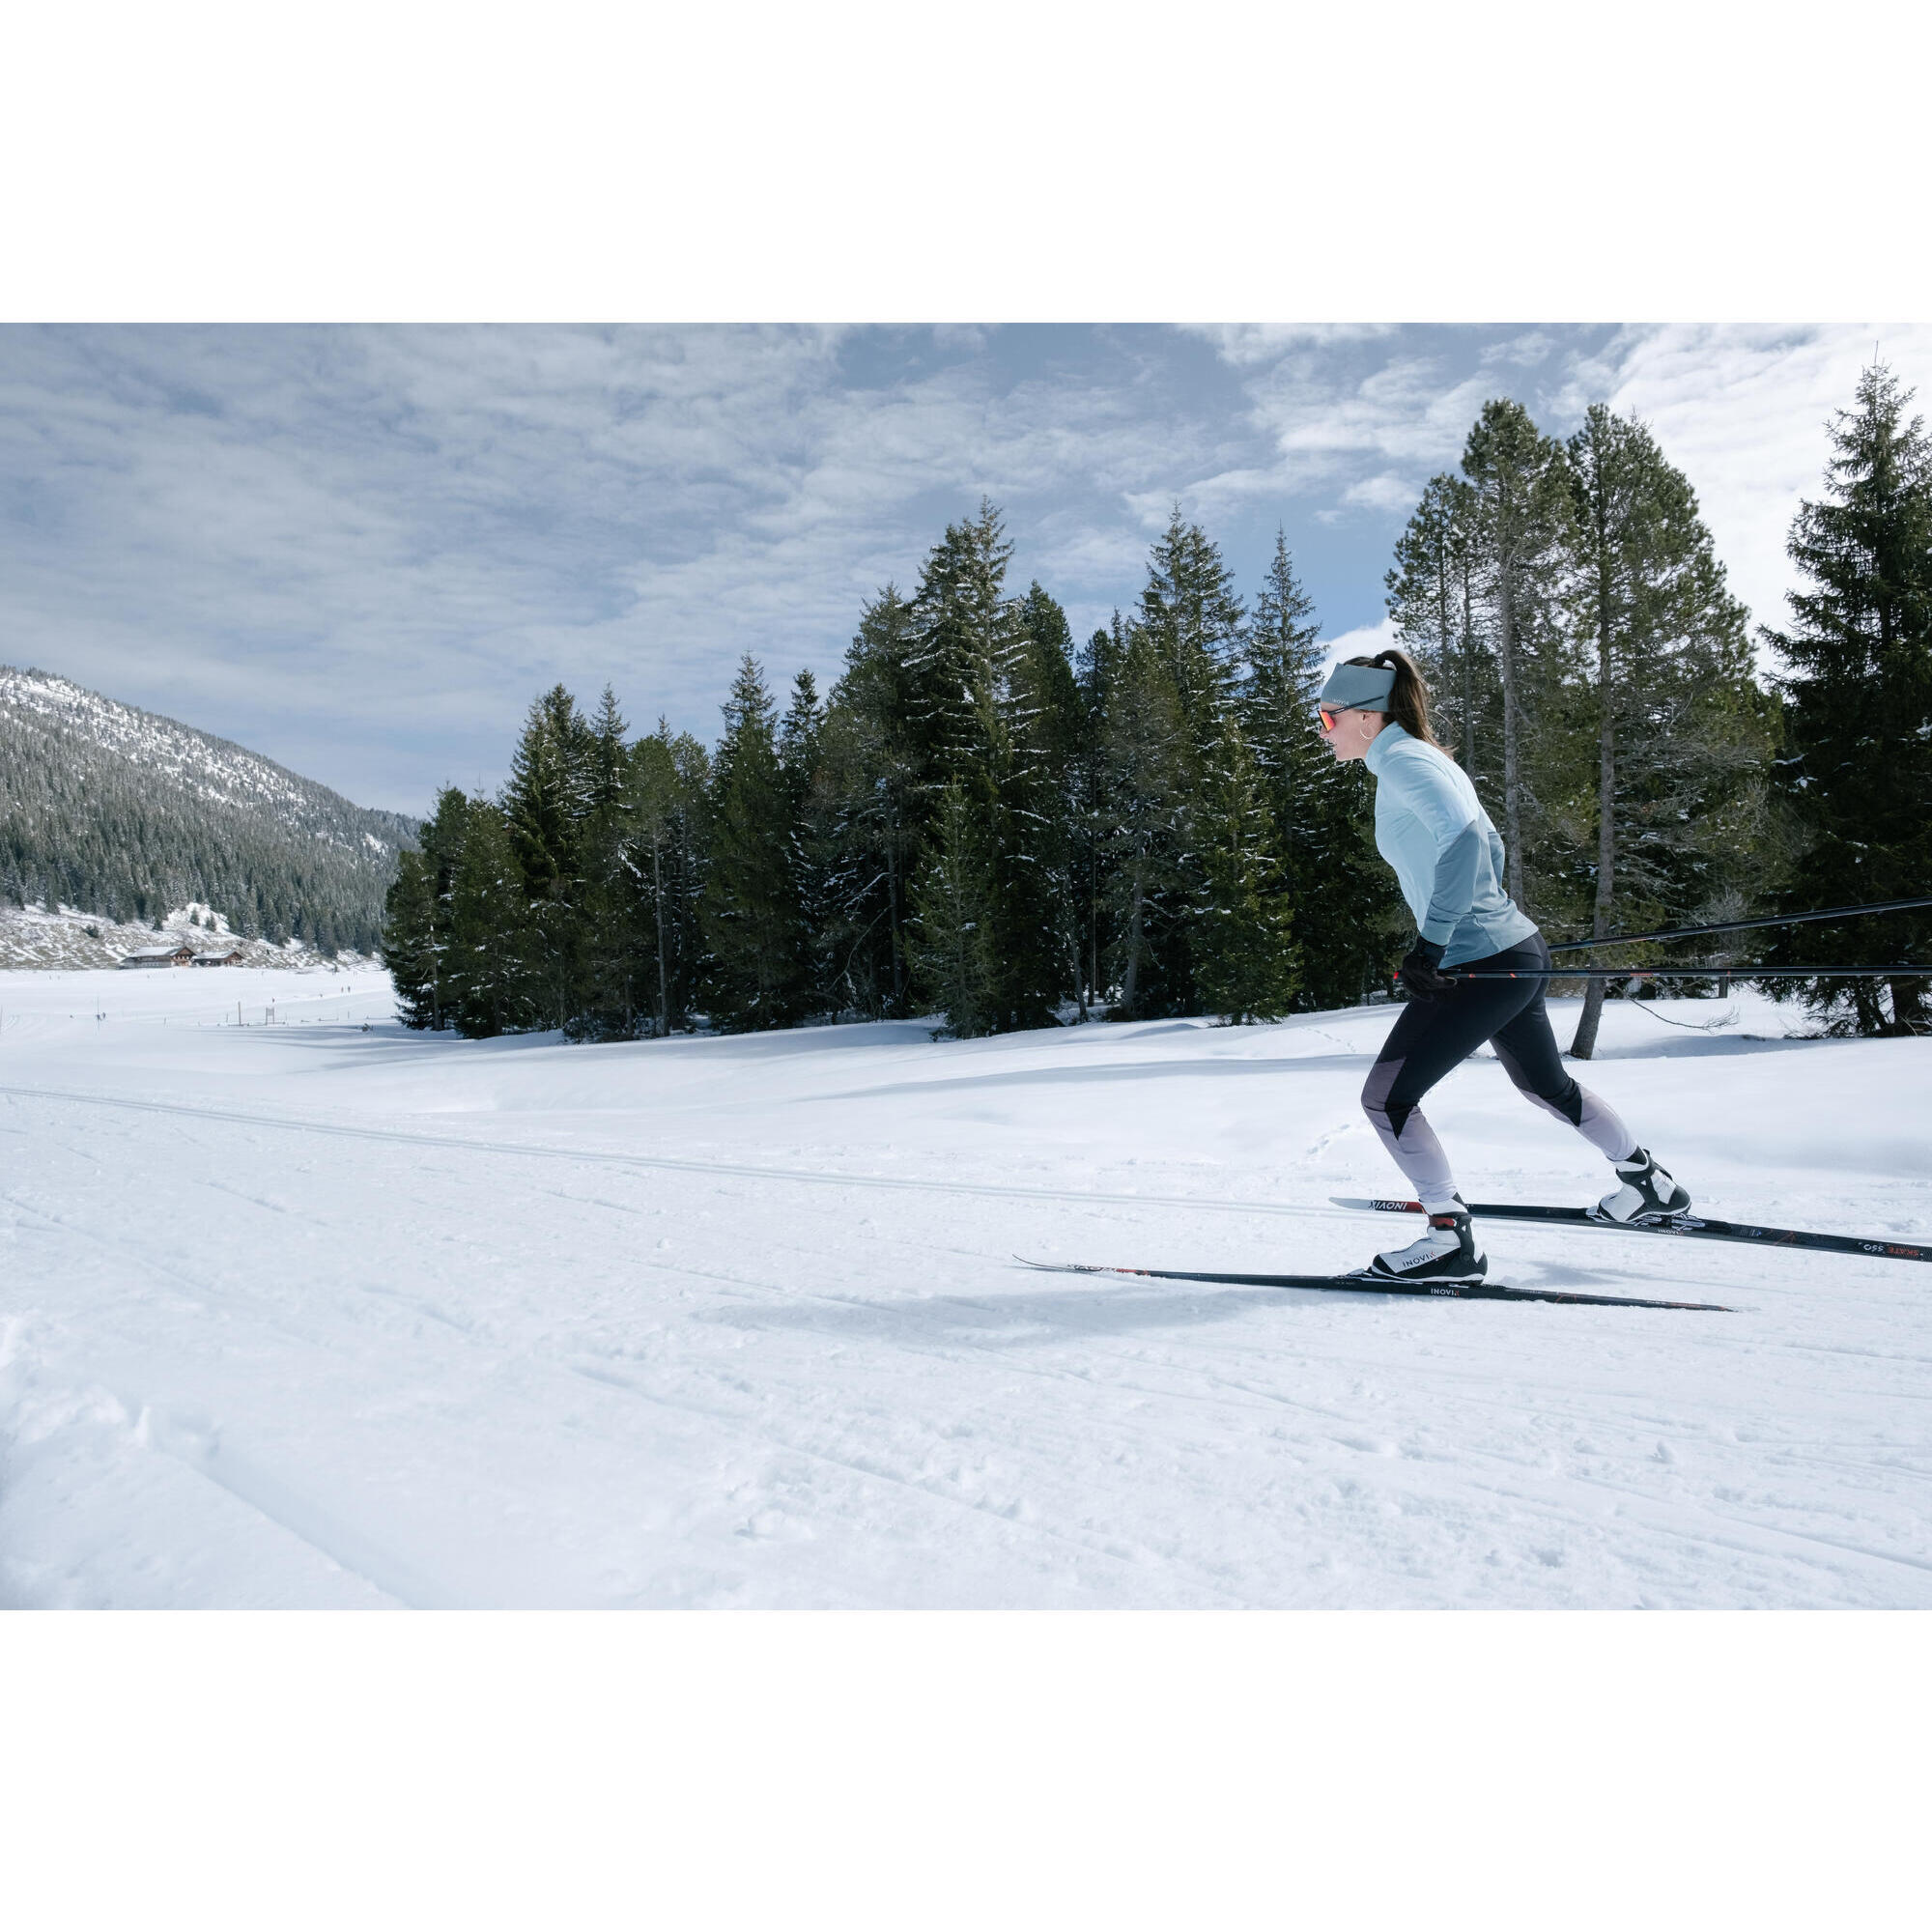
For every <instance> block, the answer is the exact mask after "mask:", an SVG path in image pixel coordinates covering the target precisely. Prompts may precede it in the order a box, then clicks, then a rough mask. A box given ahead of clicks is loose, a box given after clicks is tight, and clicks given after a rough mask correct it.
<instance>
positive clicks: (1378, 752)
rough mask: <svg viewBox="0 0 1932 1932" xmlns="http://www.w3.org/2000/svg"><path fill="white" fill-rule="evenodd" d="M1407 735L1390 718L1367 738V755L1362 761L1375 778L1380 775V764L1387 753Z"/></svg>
mask: <svg viewBox="0 0 1932 1932" xmlns="http://www.w3.org/2000/svg"><path fill="white" fill-rule="evenodd" d="M1407 736H1408V733H1407V732H1406V731H1405V730H1404V729H1403V728H1402V726H1401V725H1398V724H1397V723H1396V721H1395V720H1394V719H1393V718H1391V719H1390V720H1389V721H1388V723H1387V724H1386V725H1383V726H1382V728H1381V729H1380V730H1379V731H1378V732H1377V733H1376V735H1375V736H1374V737H1373V738H1371V739H1370V740H1369V751H1368V755H1367V756H1366V757H1365V758H1364V759H1363V760H1362V762H1363V763H1364V764H1365V765H1367V766H1368V768H1369V770H1370V771H1372V772H1373V773H1374V774H1375V775H1376V777H1377V778H1380V777H1381V775H1382V766H1383V765H1385V764H1386V763H1387V762H1388V754H1389V753H1391V752H1392V751H1394V750H1395V748H1396V747H1397V746H1398V745H1399V744H1401V743H1402V741H1403V740H1404V739H1405V738H1406V737H1407Z"/></svg>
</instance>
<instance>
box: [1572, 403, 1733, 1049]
mask: <svg viewBox="0 0 1932 1932" xmlns="http://www.w3.org/2000/svg"><path fill="white" fill-rule="evenodd" d="M1569 458H1570V469H1571V475H1572V487H1573V490H1574V493H1575V501H1576V510H1577V518H1576V531H1577V570H1576V574H1575V590H1574V600H1573V610H1574V613H1575V618H1576V622H1577V630H1578V633H1579V637H1580V639H1582V640H1583V641H1584V642H1585V644H1586V646H1587V647H1588V649H1589V650H1590V653H1591V655H1592V656H1593V657H1594V660H1595V673H1596V675H1595V679H1594V689H1593V691H1592V693H1591V697H1592V701H1593V708H1594V711H1595V720H1594V723H1595V726H1596V729H1595V734H1594V735H1595V738H1596V748H1597V770H1596V786H1595V794H1596V796H1595V808H1596V827H1595V829H1596V869H1595V892H1594V895H1593V897H1594V903H1593V905H1592V909H1591V911H1592V921H1593V930H1594V933H1595V935H1596V937H1598V938H1600V939H1601V938H1604V937H1605V936H1606V935H1607V934H1608V932H1609V931H1610V928H1611V925H1612V923H1614V922H1613V920H1612V908H1613V907H1620V908H1621V911H1622V916H1623V917H1622V923H1625V924H1627V925H1629V926H1631V927H1633V928H1637V927H1644V926H1651V925H1660V924H1669V923H1674V922H1677V921H1680V920H1683V921H1690V920H1692V919H1694V918H1696V917H1697V916H1698V915H1699V914H1703V915H1706V916H1708V917H1713V918H1716V917H1720V916H1722V915H1723V913H1724V912H1726V911H1727V910H1731V909H1732V903H1733V902H1737V903H1741V901H1742V897H1743V894H1744V891H1745V888H1746V885H1747V868H1748V867H1749V866H1750V862H1751V856H1752V855H1751V851H1750V846H1751V844H1752V842H1753V841H1752V840H1751V838H1749V836H1748V835H1749V828H1750V824H1751V821H1752V820H1753V818H1754V817H1755V816H1756V815H1757V810H1756V808H1757V804H1758V793H1759V792H1760V790H1761V786H1760V785H1759V784H1757V783H1756V782H1755V781H1756V779H1757V777H1758V775H1759V774H1761V772H1762V770H1763V768H1764V765H1765V763H1766V762H1767V760H1768V758H1769V754H1770V749H1771V748H1770V739H1769V734H1768V728H1767V718H1766V710H1765V706H1764V704H1763V701H1762V698H1761V695H1760V694H1759V693H1758V691H1757V687H1756V685H1755V683H1754V682H1753V680H1752V677H1751V671H1750V647H1749V641H1748V639H1747V634H1746V621H1747V620H1746V612H1745V610H1744V607H1743V606H1742V605H1741V604H1740V603H1738V601H1737V600H1736V599H1735V598H1734V597H1732V596H1731V595H1730V593H1729V591H1728V590H1727V589H1726V587H1725V583H1724V570H1723V566H1722V565H1721V564H1720V563H1719V562H1718V560H1717V554H1716V550H1715V548H1714V546H1713V544H1712V541H1711V536H1710V532H1709V531H1708V530H1707V529H1706V528H1705V527H1704V524H1703V521H1702V519H1701V517H1700V516H1699V515H1698V511H1697V499H1696V497H1695V494H1694V493H1693V492H1692V490H1691V488H1690V484H1689V482H1688V481H1687V480H1686V479H1685V477H1684V475H1683V473H1682V472H1681V471H1680V470H1678V469H1674V468H1673V467H1672V466H1671V465H1670V464H1669V463H1668V462H1666V461H1665V459H1664V457H1663V454H1662V451H1661V450H1660V449H1659V448H1658V446H1657V443H1656V441H1655V440H1654V439H1653V438H1652V436H1651V434H1650V432H1649V431H1648V430H1647V429H1645V428H1644V426H1643V425H1642V424H1641V423H1638V422H1634V421H1631V420H1628V419H1626V418H1624V417H1621V416H1617V415H1615V414H1613V413H1612V412H1610V411H1609V410H1608V409H1606V408H1605V406H1604V405H1603V404H1601V403H1599V404H1594V405H1592V407H1591V408H1590V410H1589V412H1588V414H1587V416H1586V418H1585V420H1584V424H1583V427H1582V428H1581V429H1580V430H1578V431H1577V434H1576V435H1575V436H1574V437H1573V438H1571V440H1570V443H1569ZM1600 963H1608V961H1607V959H1606V958H1605V959H1604V960H1603V961H1601V962H1600ZM1603 1002H1604V982H1603V981H1602V980H1591V981H1589V982H1588V985H1587V987H1586V989H1585V992H1584V999H1583V1011H1582V1015H1581V1017H1580V1018H1579V1020H1578V1022H1577V1036H1576V1039H1575V1041H1574V1042H1573V1044H1572V1046H1571V1052H1572V1053H1573V1054H1575V1055H1576V1056H1577V1058H1578V1059H1580V1060H1587V1059H1588V1058H1589V1057H1590V1055H1591V1053H1592V1052H1593V1051H1594V1050H1595V1045H1596V1037H1597V1028H1598V1022H1599V1018H1600V1016H1601V1014H1602V1011H1603Z"/></svg>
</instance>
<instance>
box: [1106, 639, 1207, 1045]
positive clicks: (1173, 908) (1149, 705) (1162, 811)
mask: <svg viewBox="0 0 1932 1932" xmlns="http://www.w3.org/2000/svg"><path fill="white" fill-rule="evenodd" d="M1103 732H1104V748H1105V758H1106V797H1105V804H1104V810H1103V826H1104V834H1105V839H1106V855H1107V871H1106V879H1105V885H1106V892H1107V897H1108V901H1109V904H1108V914H1109V920H1108V923H1109V924H1110V925H1111V926H1112V928H1113V931H1114V935H1115V942H1114V943H1115V952H1114V959H1113V962H1112V964H1113V968H1114V974H1115V977H1116V981H1117V983H1118V986H1119V989H1120V991H1119V998H1118V1001H1117V1003H1116V1006H1115V1012H1116V1014H1117V1015H1118V1016H1119V1017H1120V1018H1122V1019H1140V1018H1144V1017H1147V1016H1149V1015H1151V1014H1159V1013H1167V1012H1181V1011H1185V1010H1187V1009H1188V1008H1187V1002H1188V996H1189V994H1190V993H1191V991H1192V981H1191V979H1190V980H1188V981H1187V982H1185V983H1184V984H1179V983H1176V976H1175V973H1174V958H1175V952H1176V948H1175V946H1174V945H1173V944H1171V943H1169V935H1168V932H1167V927H1168V925H1169V924H1170V923H1174V922H1176V921H1177V920H1178V919H1179V915H1180V913H1181V912H1182V910H1183V909H1184V907H1185V900H1186V890H1187V884H1186V880H1185V877H1184V874H1183V870H1182V865H1181V853H1180V849H1179V847H1180V838H1179V828H1180V826H1181V825H1182V823H1183V821H1184V818H1185V814H1186V810H1187V805H1188V801H1189V799H1190V798H1191V796H1192V794H1193V791H1194V788H1195V782H1194V781H1195V774H1194V770H1193V765H1192V760H1191V759H1190V758H1189V756H1188V755H1187V743H1186V730H1185V725H1184V721H1183V719H1182V715H1181V707H1180V699H1179V695H1178V694H1177V693H1176V691H1175V688H1174V680H1173V679H1172V678H1171V677H1170V676H1169V675H1168V670H1167V667H1166V665H1165V664H1164V663H1163V662H1162V660H1161V656H1160V653H1159V650H1158V649H1157V647H1156V646H1155V644H1154V641H1153V639H1152V637H1151V635H1150V633H1149V632H1147V631H1146V630H1145V629H1143V628H1142V627H1141V626H1139V625H1128V626H1126V627H1125V628H1124V636H1123V639H1122V649H1121V652H1120V657H1119V661H1118V664H1117V666H1116V668H1115V672H1114V676H1113V679H1112V684H1111V691H1110V702H1109V705H1108V710H1107V716H1106V721H1105V725H1104V727H1103Z"/></svg>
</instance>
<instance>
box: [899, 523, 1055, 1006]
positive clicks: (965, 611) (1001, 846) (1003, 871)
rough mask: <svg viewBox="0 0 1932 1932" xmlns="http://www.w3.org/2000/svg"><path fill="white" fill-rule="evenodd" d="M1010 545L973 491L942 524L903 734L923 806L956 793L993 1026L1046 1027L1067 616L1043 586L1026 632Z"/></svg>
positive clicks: (922, 608)
mask: <svg viewBox="0 0 1932 1932" xmlns="http://www.w3.org/2000/svg"><path fill="white" fill-rule="evenodd" d="M1011 550H1012V547H1011V545H1010V544H1009V542H1008V541H1007V539H1006V535H1005V531H1004V527H1003V526H1002V524H1001V520H1000V513H999V511H998V510H997V509H995V508H994V506H993V505H992V504H991V503H990V502H987V501H985V500H983V499H982V500H981V502H980V512H979V515H978V516H977V517H976V518H974V519H972V520H971V521H970V522H968V523H965V524H955V525H952V526H949V527H948V529H947V531H946V534H945V537H944V538H943V539H942V541H941V542H940V543H939V544H938V545H937V546H936V547H935V548H934V550H933V551H932V553H931V554H930V555H929V556H928V558H927V560H926V566H925V569H924V572H923V575H922V578H921V582H920V589H919V594H918V597H917V598H916V599H915V623H916V627H917V644H916V648H915V650H914V652H913V653H912V654H911V655H910V656H909V658H908V661H907V667H906V668H907V674H908V676H907V682H908V686H909V693H908V696H909V700H910V701H909V704H908V712H909V719H908V724H909V727H910V728H909V731H908V734H907V735H908V737H909V738H910V740H911V744H912V752H913V759H914V763H915V769H916V771H917V773H918V780H917V782H918V787H919V790H920V792H922V793H923V799H924V801H925V804H926V810H927V811H928V812H930V811H931V810H933V804H934V801H936V800H937V799H938V798H940V797H942V796H944V795H945V794H946V793H947V792H949V791H950V790H951V789H952V788H953V787H956V788H957V789H958V791H959V793H960V797H961V799H962V800H963V802H964V810H965V812H966V814H967V820H968V824H969V829H970V835H971V838H972V841H973V846H974V852H973V857H972V865H973V867H974V868H975V869H976V871H977V875H978V877H979V878H980V884H981V887H982V889H983V891H984V892H985V893H986V895H988V896H987V899H986V903H985V905H984V908H983V918H982V921H981V923H982V924H984V925H985V926H986V927H987V928H989V929H988V930H987V932H986V934H985V944H986V949H987V956H988V958H989V960H990V962H991V965H990V971H991V973H992V980H991V982H990V985H989V987H988V990H987V993H986V996H985V997H986V1000H987V1003H988V1009H989V1011H990V1013H991V1014H992V1019H991V1024H992V1025H993V1026H994V1027H996V1028H998V1029H1001V1030H1005V1029H1010V1028H1018V1027H1031V1026H1041V1025H1045V1024H1047V1023H1048V1022H1049V1021H1050V1020H1051V1018H1052V1016H1053V1009H1054V1006H1055V1004H1056V1002H1057V1000H1058V997H1059V994H1060V991H1061V988H1062V987H1063V986H1064V985H1065V983H1066V981H1067V979H1068V967H1069V963H1070V961H1069V956H1068V955H1069V950H1070V949H1069V948H1068V946H1067V944H1066V941H1065V932H1064V929H1063V920H1062V916H1061V906H1060V903H1059V895H1058V894H1057V892H1056V883H1057V880H1056V870H1057V867H1056V861H1057V859H1058V857H1059V847H1060V845H1061V844H1062V843H1063V842H1064V841H1063V838H1062V818H1063V813H1062V810H1061V807H1060V804H1059V802H1058V801H1057V799H1056V798H1055V796H1054V793H1055V789H1056V783H1057V780H1056V773H1055V740H1056V736H1057V725H1056V722H1055V721H1056V716H1057V711H1058V707H1059V704H1060V701H1061V699H1062V698H1063V697H1064V696H1065V694H1064V692H1062V691H1061V690H1060V688H1059V680H1058V677H1057V675H1056V674H1055V673H1054V671H1053V669H1052V668H1051V663H1050V660H1051V658H1052V657H1053V656H1060V657H1061V662H1062V663H1063V665H1064V653H1063V634H1064V632H1065V618H1064V616H1060V615H1059V613H1058V607H1057V606H1052V600H1051V599H1048V598H1045V596H1044V593H1043V592H1042V593H1041V601H1040V602H1038V603H1037V604H1034V605H1032V606H1031V609H1032V610H1033V612H1034V616H1035V618H1036V620H1037V622H1038V624H1039V625H1040V627H1041V631H1042V637H1041V638H1039V639H1036V637H1035V636H1034V633H1033V631H1032V630H1031V629H1030V628H1029V624H1028V618H1027V612H1028V610H1029V608H1030V607H1029V604H1028V601H1027V600H1009V599H1008V598H1007V597H1006V596H1005V595H1004V588H1005V581H1006V570H1007V564H1008V561H1009V557H1010V555H1011ZM1049 607H1051V608H1049ZM1056 617H1058V624H1057V627H1056V624H1055V621H1054V620H1055V618H1056ZM1043 686H1044V687H1045V688H1043ZM948 810H949V811H950V810H952V808H951V806H950V805H949V806H948ZM928 823H930V820H928ZM950 836H951V835H949V838H950ZM926 842H927V843H929V842H930V841H929V840H927V841H926ZM954 861H960V854H959V853H958V851H957V850H955V849H952V848H951V847H949V863H952V862H954ZM960 862H961V863H963V861H960Z"/></svg>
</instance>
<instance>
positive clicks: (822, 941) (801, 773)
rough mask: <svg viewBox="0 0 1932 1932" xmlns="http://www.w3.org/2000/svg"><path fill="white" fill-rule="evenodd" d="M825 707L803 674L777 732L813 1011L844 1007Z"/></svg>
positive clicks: (806, 989)
mask: <svg viewBox="0 0 1932 1932" xmlns="http://www.w3.org/2000/svg"><path fill="white" fill-rule="evenodd" d="M824 734H825V706H824V705H823V704H822V703H821V702H820V701H819V696H818V680H817V679H816V678H814V677H813V676H812V674H811V672H810V671H809V670H802V671H800V672H799V673H798V675H797V676H796V677H795V678H794V679H793V680H792V693H791V703H790V706H789V707H788V708H787V710H786V712H785V715H784V722H783V723H782V724H781V725H780V727H779V766H780V769H781V771H782V773H783V774H784V785H785V797H786V801H787V805H788V809H789V811H790V817H791V871H792V884H793V889H794V890H795V892H796V893H797V895H798V905H799V916H800V918H801V920H802V921H803V922H804V928H805V964H804V968H803V983H802V985H801V989H800V990H801V998H802V999H803V1001H804V1004H805V1005H806V1007H807V1008H808V1009H812V1010H817V1009H823V1008H827V1007H830V1008H833V1009H837V1008H838V1005H839V1004H840V1001H839V997H838V986H837V974H836V969H835V963H834V961H833V959H832V957H831V944H832V941H833V916H834V909H835V908H834V891H835V888H834V884H833V881H834V876H835V872H836V862H835V859H834V856H833V851H832V822H833V818H834V802H833V799H832V797H831V794H830V790H829V786H828V782H827V775H826V772H825V765H824V747H823V740H824Z"/></svg>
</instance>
